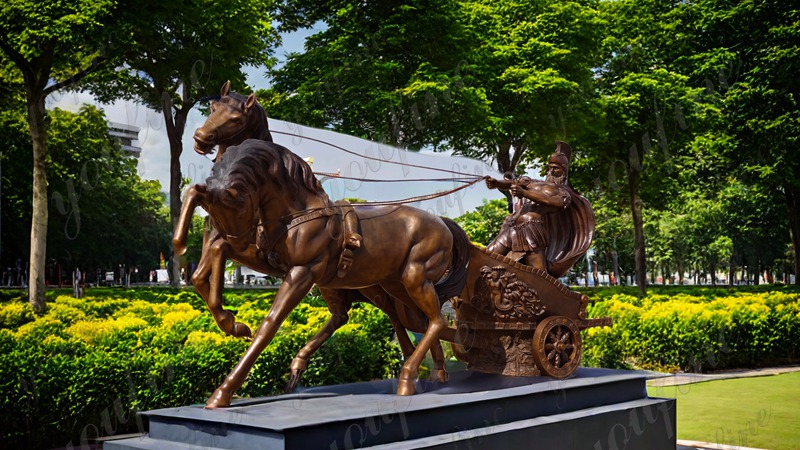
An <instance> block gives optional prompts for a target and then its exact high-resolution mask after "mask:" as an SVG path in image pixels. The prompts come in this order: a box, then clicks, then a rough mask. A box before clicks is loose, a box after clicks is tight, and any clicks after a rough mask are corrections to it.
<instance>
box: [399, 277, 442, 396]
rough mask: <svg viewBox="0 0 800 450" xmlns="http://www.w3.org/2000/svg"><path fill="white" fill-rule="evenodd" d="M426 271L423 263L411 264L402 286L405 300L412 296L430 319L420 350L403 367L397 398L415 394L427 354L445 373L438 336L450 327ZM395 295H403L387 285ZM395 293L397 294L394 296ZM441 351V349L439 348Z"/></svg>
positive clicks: (438, 368)
mask: <svg viewBox="0 0 800 450" xmlns="http://www.w3.org/2000/svg"><path fill="white" fill-rule="evenodd" d="M424 275H425V272H424V268H423V265H422V264H415V265H413V266H412V265H410V266H409V267H408V268H406V274H404V280H403V286H404V288H405V289H402V290H405V291H406V292H407V294H406V297H410V298H411V299H412V300H413V301H414V303H415V304H416V305H417V307H419V309H420V310H421V312H422V313H423V314H424V315H425V316H426V317H427V318H428V327H427V329H426V330H425V333H424V334H423V336H422V340H420V342H419V343H418V344H417V348H416V349H415V350H414V352H413V353H412V354H411V357H409V358H406V362H405V363H404V364H403V368H402V369H401V370H400V376H399V377H398V385H397V395H413V394H414V392H415V390H416V388H415V386H414V382H415V381H416V379H417V375H418V374H419V366H420V365H421V364H422V360H423V359H424V358H425V354H426V353H427V352H428V351H431V354H432V355H433V357H434V359H438V361H435V364H436V366H438V367H437V368H436V370H437V371H439V370H441V371H444V352H441V353H440V352H437V350H435V349H434V347H435V346H437V345H438V346H440V345H441V344H440V343H439V334H441V332H442V330H444V329H445V327H446V326H447V324H446V323H445V320H444V317H442V313H441V311H440V309H439V298H438V297H437V295H436V289H435V288H434V286H433V283H432V282H431V281H429V280H427V279H425V277H424ZM385 287H386V288H388V289H387V291H388V292H390V293H392V295H393V296H395V297H399V296H402V295H403V292H402V291H401V290H400V289H398V287H392V286H385ZM395 293H396V294H395ZM439 350H441V347H439Z"/></svg>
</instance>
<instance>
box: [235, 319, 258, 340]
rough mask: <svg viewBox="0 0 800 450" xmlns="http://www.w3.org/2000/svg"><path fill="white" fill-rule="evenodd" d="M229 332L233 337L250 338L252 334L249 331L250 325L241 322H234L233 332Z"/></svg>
mask: <svg viewBox="0 0 800 450" xmlns="http://www.w3.org/2000/svg"><path fill="white" fill-rule="evenodd" d="M231 334H232V335H233V336H235V337H241V338H251V337H252V336H253V334H252V333H251V332H250V327H248V326H247V325H245V324H243V323H241V322H236V323H235V324H233V333H231Z"/></svg>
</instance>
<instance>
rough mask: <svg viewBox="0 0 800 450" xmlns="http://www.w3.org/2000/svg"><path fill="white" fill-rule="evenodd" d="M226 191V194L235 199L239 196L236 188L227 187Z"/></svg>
mask: <svg viewBox="0 0 800 450" xmlns="http://www.w3.org/2000/svg"><path fill="white" fill-rule="evenodd" d="M227 191H228V195H230V196H231V198H232V199H234V200H236V198H237V197H239V191H237V190H236V189H234V188H228V189H227Z"/></svg>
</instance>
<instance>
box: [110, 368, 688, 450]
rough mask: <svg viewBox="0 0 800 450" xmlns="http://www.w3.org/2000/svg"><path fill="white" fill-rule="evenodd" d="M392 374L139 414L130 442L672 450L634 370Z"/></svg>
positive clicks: (671, 434) (150, 445) (664, 404)
mask: <svg viewBox="0 0 800 450" xmlns="http://www.w3.org/2000/svg"><path fill="white" fill-rule="evenodd" d="M395 388H396V381H395V380H384V381H374V382H369V383H355V384H347V385H338V386H326V387H318V388H310V389H307V390H305V391H303V392H300V393H296V394H290V395H283V396H278V397H269V398H258V399H241V400H238V401H235V402H234V404H233V406H232V407H230V408H226V409H218V410H206V409H204V408H203V407H202V405H194V406H186V407H180V408H169V409H160V410H154V411H148V412H145V413H142V414H143V415H145V416H146V418H147V421H146V422H147V423H149V433H148V434H147V436H145V437H141V438H132V439H125V440H118V441H109V442H106V443H105V445H104V449H105V450H123V449H124V450H130V449H196V448H206V449H209V448H210V449H254V448H258V449H269V450H273V449H275V450H278V449H280V450H283V449H326V450H338V449H345V448H371V449H412V448H414V449H417V448H420V449H445V448H447V449H477V448H486V449H516V448H520V449H521V448H524V449H592V450H603V449H611V450H616V449H623V448H628V449H651V450H660V449H665V450H666V449H669V450H674V449H675V442H676V435H675V400H672V399H655V398H648V397H647V392H646V389H645V375H644V374H642V373H639V372H629V371H618V370H607V369H587V368H580V369H578V371H577V372H576V374H575V376H574V377H573V378H570V379H568V380H553V379H551V378H547V377H504V376H500V375H488V374H482V373H469V372H464V373H456V374H453V375H452V376H451V379H450V381H449V382H447V383H428V382H419V383H417V392H418V394H417V395H414V396H409V397H399V396H396V395H394V391H395Z"/></svg>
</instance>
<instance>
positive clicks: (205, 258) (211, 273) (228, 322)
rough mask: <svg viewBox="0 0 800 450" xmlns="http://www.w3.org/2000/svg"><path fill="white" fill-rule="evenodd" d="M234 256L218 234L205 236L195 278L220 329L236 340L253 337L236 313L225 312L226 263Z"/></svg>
mask: <svg viewBox="0 0 800 450" xmlns="http://www.w3.org/2000/svg"><path fill="white" fill-rule="evenodd" d="M230 252H231V247H230V244H228V242H227V241H225V240H224V239H222V238H221V237H220V236H219V233H218V232H217V231H215V230H212V231H210V232H208V233H207V234H204V235H203V254H202V256H201V257H200V262H199V263H198V264H197V269H196V270H195V272H194V274H193V275H192V284H194V288H195V289H196V290H197V293H198V294H200V297H202V298H203V300H205V302H206V306H207V307H208V310H209V311H210V312H211V315H212V316H213V317H214V321H215V322H217V325H218V326H219V328H220V329H221V330H222V331H224V332H225V333H227V334H229V335H231V336H236V337H250V328H248V327H247V325H245V324H243V323H241V322H236V318H235V317H234V315H233V313H231V312H230V311H226V310H224V309H223V308H222V303H223V300H224V299H223V297H222V289H223V287H224V286H225V279H224V277H225V260H226V258H227V255H228V253H230Z"/></svg>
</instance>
